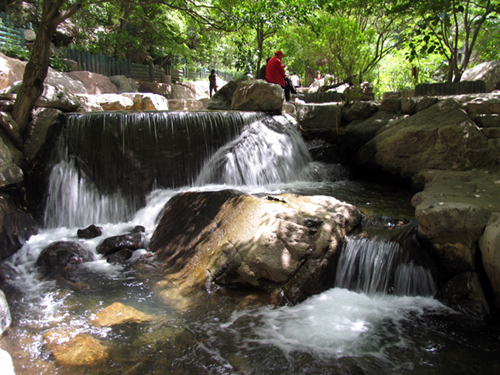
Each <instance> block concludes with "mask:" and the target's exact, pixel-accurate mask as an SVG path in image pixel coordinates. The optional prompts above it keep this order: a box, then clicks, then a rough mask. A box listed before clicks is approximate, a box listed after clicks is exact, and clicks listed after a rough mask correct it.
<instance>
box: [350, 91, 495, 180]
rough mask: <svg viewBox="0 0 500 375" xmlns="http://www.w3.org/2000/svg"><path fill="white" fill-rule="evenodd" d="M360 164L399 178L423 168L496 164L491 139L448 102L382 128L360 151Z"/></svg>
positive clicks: (456, 105) (450, 100)
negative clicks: (379, 169) (374, 167)
mask: <svg viewBox="0 0 500 375" xmlns="http://www.w3.org/2000/svg"><path fill="white" fill-rule="evenodd" d="M358 159H359V161H360V163H361V164H368V165H373V166H376V167H381V168H382V169H384V170H385V171H388V172H390V173H392V174H394V175H397V176H400V177H406V178H408V177H410V178H411V177H413V176H414V175H415V174H416V173H418V172H419V171H421V170H423V169H442V170H469V169H473V168H480V167H487V166H491V165H493V164H494V160H495V156H494V154H493V152H492V151H491V149H490V148H489V147H488V139H487V138H486V137H485V136H484V135H483V134H482V133H481V131H480V130H479V129H478V128H477V126H476V124H475V123H474V122H473V121H472V120H471V119H470V118H469V116H468V115H467V113H466V112H465V111H464V110H463V109H462V108H461V106H460V104H459V103H458V102H457V101H456V100H454V99H447V100H444V101H442V102H439V103H437V104H435V105H434V106H431V107H430V108H428V109H426V110H423V111H420V112H418V113H417V114H415V115H414V116H411V117H409V118H407V119H404V120H401V121H397V122H394V123H392V124H390V125H389V126H386V127H384V128H382V129H381V130H380V131H379V132H378V133H377V135H376V136H375V137H374V138H372V139H371V140H370V141H369V142H367V143H366V144H365V145H364V146H363V147H361V149H360V150H359V152H358Z"/></svg>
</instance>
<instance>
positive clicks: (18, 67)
mask: <svg viewBox="0 0 500 375" xmlns="http://www.w3.org/2000/svg"><path fill="white" fill-rule="evenodd" d="M25 66H26V62H24V61H21V60H18V59H13V58H11V57H8V56H6V55H4V54H3V53H1V52H0V90H1V89H5V88H7V87H9V86H10V85H12V84H13V83H14V82H17V81H21V80H22V79H23V74H24V68H25Z"/></svg>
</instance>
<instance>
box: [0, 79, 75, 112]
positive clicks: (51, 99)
mask: <svg viewBox="0 0 500 375" xmlns="http://www.w3.org/2000/svg"><path fill="white" fill-rule="evenodd" d="M21 85H22V81H18V82H15V83H14V84H13V85H12V86H9V87H8V88H6V89H4V90H3V91H4V93H6V94H17V93H18V92H19V90H20V89H21ZM35 106H36V107H44V108H56V109H60V110H61V111H63V112H74V111H76V110H77V109H78V107H79V106H80V102H79V100H78V98H77V97H76V95H75V94H73V93H72V92H71V91H69V90H67V89H65V88H64V86H61V85H59V84H56V85H52V84H50V83H44V84H43V92H42V94H41V95H40V97H39V98H38V99H37V101H36V102H35Z"/></svg>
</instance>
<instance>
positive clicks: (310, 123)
mask: <svg viewBox="0 0 500 375" xmlns="http://www.w3.org/2000/svg"><path fill="white" fill-rule="evenodd" d="M296 110H297V115H296V116H297V122H298V123H299V124H300V126H301V127H302V129H304V130H312V129H330V130H332V129H337V128H338V127H339V126H340V124H341V122H342V110H341V108H340V107H339V105H337V104H332V103H326V104H296Z"/></svg>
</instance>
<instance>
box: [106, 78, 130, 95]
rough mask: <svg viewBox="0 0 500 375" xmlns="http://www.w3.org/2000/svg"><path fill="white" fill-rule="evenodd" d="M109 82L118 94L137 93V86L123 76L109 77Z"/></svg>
mask: <svg viewBox="0 0 500 375" xmlns="http://www.w3.org/2000/svg"><path fill="white" fill-rule="evenodd" d="M109 80H110V81H111V82H112V83H113V84H114V85H115V86H116V89H117V90H118V94H121V93H124V92H137V84H136V82H135V81H134V80H133V79H131V78H127V77H125V76H111V77H109Z"/></svg>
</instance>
